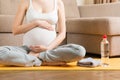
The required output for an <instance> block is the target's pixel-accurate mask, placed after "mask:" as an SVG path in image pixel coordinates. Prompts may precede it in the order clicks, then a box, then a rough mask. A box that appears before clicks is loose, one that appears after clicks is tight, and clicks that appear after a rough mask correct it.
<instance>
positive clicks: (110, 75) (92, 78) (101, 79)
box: [0, 71, 120, 80]
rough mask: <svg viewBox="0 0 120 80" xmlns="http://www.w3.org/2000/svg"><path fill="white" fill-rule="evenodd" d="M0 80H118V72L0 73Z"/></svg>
mask: <svg viewBox="0 0 120 80" xmlns="http://www.w3.org/2000/svg"><path fill="white" fill-rule="evenodd" d="M0 80H120V71H0Z"/></svg>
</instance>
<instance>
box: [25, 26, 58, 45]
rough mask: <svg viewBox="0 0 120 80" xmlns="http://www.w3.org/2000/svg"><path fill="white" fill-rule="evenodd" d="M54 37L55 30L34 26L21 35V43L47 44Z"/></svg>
mask: <svg viewBox="0 0 120 80" xmlns="http://www.w3.org/2000/svg"><path fill="white" fill-rule="evenodd" d="M55 38H56V32H55V31H49V30H46V29H43V28H39V27H38V28H34V29H32V30H30V31H28V32H27V33H25V35H24V37H23V45H27V46H30V45H45V46H47V45H49V44H50V43H51V42H52V41H53V40H54V39H55Z"/></svg>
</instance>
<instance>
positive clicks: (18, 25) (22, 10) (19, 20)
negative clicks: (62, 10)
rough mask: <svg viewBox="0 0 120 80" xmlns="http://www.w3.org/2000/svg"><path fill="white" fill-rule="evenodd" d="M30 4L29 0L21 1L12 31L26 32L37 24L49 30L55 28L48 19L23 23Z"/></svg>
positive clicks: (16, 32)
mask: <svg viewBox="0 0 120 80" xmlns="http://www.w3.org/2000/svg"><path fill="white" fill-rule="evenodd" d="M28 6H29V0H21V3H20V5H19V8H18V11H17V13H16V16H15V19H14V22H13V28H12V32H13V34H14V35H17V34H22V33H26V32H27V31H29V30H31V29H33V28H35V27H37V26H38V27H41V28H45V29H48V30H53V28H52V25H51V24H49V23H48V22H47V21H43V20H35V21H32V22H30V23H28V24H23V20H24V17H25V15H26V11H27V9H28Z"/></svg>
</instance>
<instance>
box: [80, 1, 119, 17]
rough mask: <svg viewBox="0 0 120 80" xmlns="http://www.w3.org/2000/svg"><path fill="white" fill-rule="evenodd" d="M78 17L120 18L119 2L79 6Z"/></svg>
mask: <svg viewBox="0 0 120 80" xmlns="http://www.w3.org/2000/svg"><path fill="white" fill-rule="evenodd" d="M79 12H80V17H105V16H116V17H120V2H116V3H107V4H91V5H81V6H79Z"/></svg>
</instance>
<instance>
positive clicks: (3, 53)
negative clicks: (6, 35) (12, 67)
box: [0, 47, 9, 59]
mask: <svg viewBox="0 0 120 80" xmlns="http://www.w3.org/2000/svg"><path fill="white" fill-rule="evenodd" d="M8 54H9V49H8V48H6V47H0V59H4V58H6V57H7V55H8Z"/></svg>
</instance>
